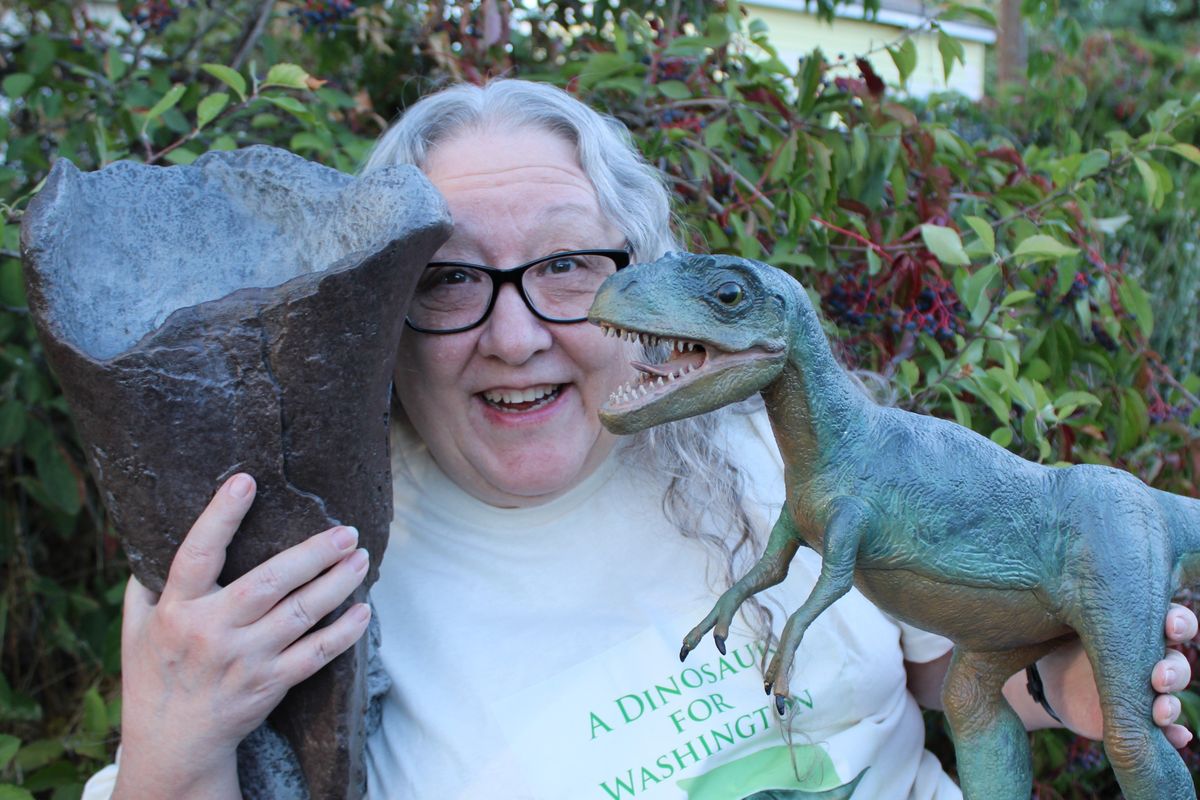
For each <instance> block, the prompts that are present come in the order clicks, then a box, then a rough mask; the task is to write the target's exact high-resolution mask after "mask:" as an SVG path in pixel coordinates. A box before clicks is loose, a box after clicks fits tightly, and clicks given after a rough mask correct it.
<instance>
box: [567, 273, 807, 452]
mask: <svg viewBox="0 0 1200 800" xmlns="http://www.w3.org/2000/svg"><path fill="white" fill-rule="evenodd" d="M780 275H782V273H779V271H778V270H776V269H774V268H773V267H769V266H767V265H765V264H759V263H756V262H754V261H748V260H746V259H743V258H735V257H733V256H703V255H691V254H688V253H668V254H667V255H665V256H663V257H662V258H660V259H658V260H657V261H653V262H649V263H645V264H638V265H636V266H633V267H630V268H628V269H625V270H622V271H621V272H618V273H617V274H615V275H613V276H612V277H611V278H609V279H608V280H607V281H605V283H604V285H603V286H601V287H600V291H599V292H598V293H597V295H596V300H595V302H594V303H592V308H591V311H590V313H589V314H588V320H589V321H591V322H592V323H594V324H597V325H599V326H600V328H601V329H602V330H603V331H604V332H605V334H606V335H609V336H620V337H623V338H626V339H629V340H635V341H640V342H642V343H643V344H650V345H656V344H658V345H665V346H666V348H667V350H668V352H669V356H668V359H667V360H666V361H665V362H664V363H662V364H647V363H643V362H640V361H634V362H633V366H634V367H635V368H636V369H637V370H638V373H639V375H638V379H637V380H635V381H633V382H631V383H630V384H628V385H626V386H624V387H622V388H620V389H618V390H617V391H616V392H614V393H613V394H612V396H611V397H610V398H609V400H608V402H607V403H605V404H604V405H603V406H602V407H601V409H600V421H601V422H602V423H604V426H605V427H606V428H608V429H609V430H610V431H612V432H613V433H635V432H637V431H640V430H643V429H645V428H648V427H650V426H652V425H659V424H661V423H664V422H671V421H673V420H678V419H683V418H685V417H691V416H695V415H697V414H703V413H705V412H707V411H712V410H713V409H716V408H720V407H721V406H724V405H728V404H729V403H734V402H737V401H738V400H744V399H745V398H747V397H749V396H750V395H752V394H754V393H755V392H757V391H759V390H760V389H762V388H763V387H765V386H766V385H767V384H769V383H771V381H773V380H774V379H775V378H776V377H778V375H779V373H780V371H781V370H782V369H783V365H784V362H785V361H786V358H787V341H788V330H787V328H788V326H787V322H788V314H787V312H786V308H787V307H788V305H789V303H788V297H789V296H790V290H789V287H788V286H787V283H785V282H784V281H783V280H780Z"/></svg>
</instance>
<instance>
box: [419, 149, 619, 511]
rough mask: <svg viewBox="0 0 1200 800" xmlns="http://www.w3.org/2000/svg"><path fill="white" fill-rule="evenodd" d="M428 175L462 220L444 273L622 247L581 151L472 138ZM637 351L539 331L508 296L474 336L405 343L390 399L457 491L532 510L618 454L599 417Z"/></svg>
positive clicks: (578, 327)
mask: <svg viewBox="0 0 1200 800" xmlns="http://www.w3.org/2000/svg"><path fill="white" fill-rule="evenodd" d="M425 173H426V175H427V176H428V177H429V179H430V180H431V181H432V182H433V184H434V185H435V186H436V187H437V188H438V190H439V191H440V192H441V193H442V196H443V197H445V198H446V202H447V203H448V204H449V206H450V214H451V217H452V218H453V220H454V233H453V235H452V236H451V237H450V240H449V241H447V242H446V244H445V245H443V246H442V248H441V249H440V250H438V252H437V254H436V255H435V257H434V260H436V261H464V262H469V263H473V264H480V265H488V266H493V267H498V268H501V269H504V268H507V267H513V266H516V265H519V264H522V263H525V262H527V261H531V260H533V259H536V258H539V257H541V256H546V255H550V254H552V253H555V252H559V251H566V250H582V249H591V248H620V247H623V246H624V244H625V242H624V239H623V237H622V236H621V234H620V233H619V232H618V231H617V230H616V229H615V228H614V227H613V226H612V225H611V224H609V223H608V221H607V220H606V219H605V218H604V216H603V215H602V214H601V212H600V207H599V204H598V202H597V199H596V193H595V191H594V190H593V189H592V186H591V183H590V182H589V181H588V179H587V177H586V176H585V175H584V173H583V170H582V169H580V167H579V165H578V163H577V160H576V157H575V153H574V149H573V147H572V146H571V145H570V144H568V143H567V142H566V141H564V140H563V139H562V138H560V137H558V136H556V135H554V134H552V133H549V132H546V131H542V130H538V129H529V128H525V129H519V130H514V131H509V132H503V133H501V132H495V131H488V132H484V133H465V134H462V135H460V136H457V137H455V138H453V139H450V140H448V141H446V142H444V143H442V144H440V145H438V147H437V149H435V150H434V151H433V152H432V153H431V154H430V156H429V158H428V159H427V161H426V164H425ZM629 347H630V345H628V344H626V343H624V342H622V341H621V340H619V339H616V338H608V337H605V336H603V335H601V333H600V330H599V328H597V327H595V326H593V325H589V324H588V323H586V322H581V323H570V324H556V323H549V322H543V321H542V320H539V319H538V318H537V317H535V316H534V315H533V314H532V313H531V312H530V311H529V309H528V308H527V307H526V306H525V303H524V301H523V300H522V299H521V296H520V294H519V293H518V292H517V289H516V287H515V286H513V285H511V284H506V285H505V286H503V287H502V288H501V290H500V295H499V297H497V298H496V305H495V307H494V308H493V309H492V313H491V316H490V317H488V319H487V320H485V321H484V322H483V324H481V325H480V326H478V327H476V328H473V329H472V330H469V331H464V332H462V333H451V334H441V335H435V334H424V333H417V332H416V331H413V330H406V331H405V332H404V336H403V337H402V338H401V342H400V358H399V365H398V366H397V368H396V391H397V394H398V395H399V397H400V402H401V404H402V405H403V406H404V411H405V413H406V414H407V416H408V418H409V420H410V421H411V423H412V424H413V426H414V428H415V429H416V431H417V433H418V435H420V437H421V438H422V440H424V442H425V443H426V444H427V445H428V446H429V450H430V452H431V454H432V455H433V458H434V460H435V461H436V462H437V463H438V466H440V467H441V468H442V470H444V471H445V472H446V473H447V474H448V475H449V476H450V477H451V478H452V479H453V480H454V482H455V483H457V484H458V485H459V486H461V487H462V488H463V489H465V490H467V491H468V492H470V493H471V494H472V495H474V496H475V497H477V498H479V499H481V500H483V501H485V502H487V503H491V504H493V505H497V506H525V505H535V504H537V503H539V502H543V501H545V500H549V499H550V498H552V497H555V496H556V495H559V494H561V493H563V492H565V491H566V490H568V489H570V488H571V487H573V486H575V485H576V484H577V483H578V482H579V481H581V480H582V479H583V478H585V477H586V476H588V475H589V474H590V473H591V472H592V471H593V470H594V469H595V468H596V467H597V466H598V465H599V464H600V463H601V462H602V461H603V460H604V459H605V458H606V457H607V456H608V454H609V452H610V451H611V450H612V448H613V445H614V443H615V437H614V436H613V435H612V434H610V433H608V432H607V431H605V430H604V429H603V428H602V427H601V425H600V422H599V419H598V417H597V415H596V411H597V409H598V408H599V407H600V404H601V403H602V402H603V401H604V400H606V399H607V398H608V395H609V393H610V392H612V391H613V390H614V389H615V388H616V387H617V386H619V385H621V384H622V383H625V382H626V381H627V380H628V379H629V378H630V377H631V375H632V368H631V367H630V366H629V360H628V359H629V357H630V356H631V355H632V353H631V352H630V351H628V350H627V348H629ZM523 397H533V398H535V399H532V400H523V399H522V398H523Z"/></svg>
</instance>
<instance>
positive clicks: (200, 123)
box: [196, 92, 229, 128]
mask: <svg viewBox="0 0 1200 800" xmlns="http://www.w3.org/2000/svg"><path fill="white" fill-rule="evenodd" d="M228 104H229V95H227V94H226V93H225V92H214V93H213V94H210V95H209V96H208V97H206V98H204V99H203V100H201V101H200V104H199V105H197V106H196V127H197V128H203V127H204V126H205V125H207V124H208V123H210V122H212V121H213V120H214V119H216V118H217V115H218V114H220V113H221V112H222V111H224V110H225V106H226V105H228Z"/></svg>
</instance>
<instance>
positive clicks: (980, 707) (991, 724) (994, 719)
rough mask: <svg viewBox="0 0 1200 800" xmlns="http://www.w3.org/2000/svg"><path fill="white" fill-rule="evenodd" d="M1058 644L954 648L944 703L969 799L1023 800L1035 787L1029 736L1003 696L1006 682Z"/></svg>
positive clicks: (961, 782) (960, 780)
mask: <svg viewBox="0 0 1200 800" xmlns="http://www.w3.org/2000/svg"><path fill="white" fill-rule="evenodd" d="M1056 644H1057V642H1046V643H1043V644H1039V645H1035V646H1031V647H1022V648H1019V649H1016V650H1007V651H1000V652H987V653H984V652H979V651H970V650H964V649H962V648H961V647H960V648H958V649H956V650H955V652H954V656H953V658H952V659H951V661H950V670H949V672H948V673H947V675H946V683H945V685H944V686H943V687H942V702H943V704H944V705H945V707H946V719H947V720H948V721H949V723H950V729H951V730H952V731H953V733H954V750H955V755H956V757H957V759H958V777H959V783H960V784H961V785H962V790H963V797H965V798H967V800H1026V798H1028V797H1029V794H1030V790H1031V788H1032V786H1033V771H1032V767H1031V763H1030V753H1029V736H1028V734H1027V733H1026V732H1025V725H1024V724H1023V723H1022V722H1021V719H1020V717H1018V716H1017V714H1016V712H1015V711H1013V710H1012V707H1011V706H1009V704H1008V701H1007V700H1005V699H1004V695H1003V694H1001V689H1003V688H1004V683H1005V681H1007V680H1008V678H1009V677H1010V676H1011V675H1013V674H1014V673H1015V672H1017V671H1018V670H1020V669H1022V668H1023V667H1025V666H1027V665H1028V664H1032V663H1033V662H1034V661H1037V659H1038V658H1040V657H1041V656H1042V655H1044V654H1045V653H1047V652H1049V651H1050V650H1051V649H1053V647H1054V646H1055V645H1056Z"/></svg>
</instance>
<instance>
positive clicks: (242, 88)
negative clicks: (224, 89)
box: [200, 64, 246, 100]
mask: <svg viewBox="0 0 1200 800" xmlns="http://www.w3.org/2000/svg"><path fill="white" fill-rule="evenodd" d="M200 69H202V70H204V71H205V72H207V73H208V74H209V75H212V76H213V77H214V78H216V79H217V80H219V81H221V83H223V84H225V85H226V86H228V87H229V88H230V89H233V90H234V91H235V92H237V96H238V99H239V100H245V99H246V79H245V78H243V77H242V74H241V73H240V72H238V71H237V70H236V69H233V68H232V67H226V66H224V65H223V64H202V65H201V66H200Z"/></svg>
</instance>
